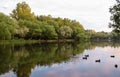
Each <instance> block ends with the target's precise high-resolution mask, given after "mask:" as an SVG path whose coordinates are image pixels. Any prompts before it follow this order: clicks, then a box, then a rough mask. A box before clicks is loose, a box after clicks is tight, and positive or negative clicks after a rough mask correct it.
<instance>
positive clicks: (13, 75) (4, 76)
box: [0, 71, 16, 77]
mask: <svg viewBox="0 0 120 77" xmlns="http://www.w3.org/2000/svg"><path fill="white" fill-rule="evenodd" d="M0 77H16V75H15V74H14V72H12V71H9V72H8V73H5V74H4V75H0Z"/></svg>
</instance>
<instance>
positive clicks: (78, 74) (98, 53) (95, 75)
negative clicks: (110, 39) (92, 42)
mask: <svg viewBox="0 0 120 77" xmlns="http://www.w3.org/2000/svg"><path fill="white" fill-rule="evenodd" d="M85 54H89V57H88V59H87V60H83V59H82V57H83V56H84V55H85ZM111 55H115V58H111V57H110V56H111ZM98 59H100V60H101V62H100V63H96V62H95V60H98ZM115 64H118V68H115V67H114V65H115ZM119 66H120V47H119V48H111V47H109V46H108V47H104V48H102V47H96V48H95V49H94V50H85V52H84V53H83V54H80V55H77V57H76V58H71V60H70V61H69V62H68V63H61V64H54V65H52V66H50V67H48V66H47V67H39V66H37V67H36V68H35V69H34V70H33V71H32V73H31V77H40V76H41V77H120V67H119Z"/></svg>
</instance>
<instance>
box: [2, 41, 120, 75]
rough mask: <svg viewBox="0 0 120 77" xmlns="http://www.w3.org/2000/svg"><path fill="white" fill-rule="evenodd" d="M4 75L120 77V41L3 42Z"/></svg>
mask: <svg viewBox="0 0 120 77" xmlns="http://www.w3.org/2000/svg"><path fill="white" fill-rule="evenodd" d="M0 77H120V43H113V42H86V43H60V44H55V43H53V44H50V43H49V44H45V43H44V44H24V45H20V44H0Z"/></svg>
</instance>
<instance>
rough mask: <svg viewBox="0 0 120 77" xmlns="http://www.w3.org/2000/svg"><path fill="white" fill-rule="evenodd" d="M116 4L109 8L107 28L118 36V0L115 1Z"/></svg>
mask: <svg viewBox="0 0 120 77" xmlns="http://www.w3.org/2000/svg"><path fill="white" fill-rule="evenodd" d="M116 2H117V3H116V4H115V5H114V6H113V7H111V8H110V13H111V14H112V16H111V18H110V20H111V21H112V23H110V25H109V27H110V28H111V27H112V28H114V31H115V32H116V33H118V34H120V0H116Z"/></svg>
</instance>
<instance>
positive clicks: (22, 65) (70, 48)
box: [0, 43, 85, 77]
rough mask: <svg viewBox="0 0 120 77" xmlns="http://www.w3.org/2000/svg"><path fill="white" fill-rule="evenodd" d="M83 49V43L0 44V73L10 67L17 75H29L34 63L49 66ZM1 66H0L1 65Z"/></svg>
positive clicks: (68, 58)
mask: <svg viewBox="0 0 120 77" xmlns="http://www.w3.org/2000/svg"><path fill="white" fill-rule="evenodd" d="M84 49H85V46H84V44H82V43H81V44H80V46H79V45H78V44H41V45H39V44H38V45H37V44H34V45H13V44H12V45H10V44H7V45H6V44H5V45H0V74H3V73H5V72H8V71H9V70H10V69H12V68H13V69H14V70H13V71H14V72H15V73H16V74H17V76H18V77H23V76H24V77H29V75H30V73H31V69H33V68H34V67H35V65H40V66H48V65H49V66H50V65H52V64H54V63H61V62H63V61H65V62H67V61H68V60H70V57H71V56H73V54H79V53H81V52H83V51H84ZM1 66H2V67H1Z"/></svg>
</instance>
